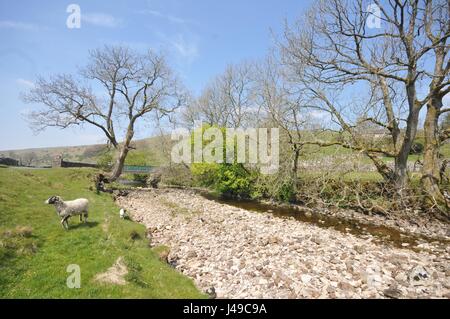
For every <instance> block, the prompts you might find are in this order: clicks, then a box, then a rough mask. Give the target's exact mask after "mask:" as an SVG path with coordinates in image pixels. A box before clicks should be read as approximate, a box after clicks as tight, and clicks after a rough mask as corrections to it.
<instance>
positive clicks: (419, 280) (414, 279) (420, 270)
mask: <svg viewBox="0 0 450 319" xmlns="http://www.w3.org/2000/svg"><path fill="white" fill-rule="evenodd" d="M429 277H430V275H429V274H428V272H427V270H426V269H425V268H424V267H423V266H420V265H418V266H415V267H413V268H411V270H410V271H409V275H408V279H409V282H410V283H411V284H412V285H413V286H420V285H422V284H423V283H424V281H426V280H427V279H429Z"/></svg>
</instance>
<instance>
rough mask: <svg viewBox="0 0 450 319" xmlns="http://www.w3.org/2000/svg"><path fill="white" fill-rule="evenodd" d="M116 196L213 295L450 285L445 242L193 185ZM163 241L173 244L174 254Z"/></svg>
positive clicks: (326, 293)
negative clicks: (417, 239) (272, 210)
mask: <svg viewBox="0 0 450 319" xmlns="http://www.w3.org/2000/svg"><path fill="white" fill-rule="evenodd" d="M117 202H118V206H119V207H123V208H124V209H127V210H128V211H129V212H130V215H131V216H132V217H133V220H135V221H138V220H139V221H140V222H142V223H143V224H144V225H145V226H146V227H147V228H148V231H147V236H148V237H151V242H152V245H153V247H156V248H154V251H155V252H158V255H159V257H160V259H161V260H163V261H165V262H167V261H170V262H171V265H172V266H174V267H175V268H176V270H178V271H180V272H182V273H183V274H184V275H186V276H188V277H190V278H192V279H193V281H194V282H195V285H196V286H197V287H198V288H199V289H201V290H203V291H205V292H209V294H210V296H211V297H213V296H214V295H215V294H216V295H217V296H218V297H219V298H288V297H297V298H299V297H307V298H323V297H325V298H354V297H356V298H369V297H370V298H382V297H387V298H398V297H401V298H405V297H406V298H407V297H411V298H421V297H437V298H442V297H443V296H446V294H448V291H449V290H450V284H449V283H448V275H449V274H450V267H449V266H448V260H449V257H450V256H449V254H450V250H448V251H446V250H445V247H443V248H442V249H440V250H433V251H431V250H428V251H420V250H417V251H416V250H414V251H413V250H410V249H401V248H396V247H394V246H388V245H385V244H382V243H380V242H379V241H377V240H375V239H374V237H373V236H366V235H367V234H362V235H358V234H354V235H350V234H345V233H343V232H341V231H339V230H336V229H332V228H326V227H321V228H319V227H317V226H316V225H313V224H310V223H303V222H299V221H296V220H290V219H287V218H286V219H284V218H279V217H276V216H274V215H272V216H271V215H268V214H260V213H255V212H251V211H248V210H245V209H242V208H236V207H233V206H230V205H227V204H225V203H220V204H219V203H217V202H215V201H212V200H207V199H205V198H203V197H201V196H200V195H198V194H197V193H196V192H194V191H191V190H186V189H166V188H164V189H146V190H145V191H144V190H139V191H131V192H130V194H129V195H128V196H126V197H121V196H119V197H118V198H117ZM180 211H182V212H183V214H179V213H176V214H173V212H180ZM338 212H340V211H336V212H333V214H335V213H338ZM317 214H321V213H320V212H318V213H317ZM342 216H344V215H342ZM358 216H360V215H359V213H355V217H358ZM380 218H381V217H380ZM369 222H370V221H369ZM383 223H385V221H384V220H383V221H381V222H380V225H382V224H383ZM341 225H342V224H341ZM341 227H342V226H341ZM408 227H409V226H408ZM368 229H369V227H367V230H366V232H369V230H368ZM405 229H406V228H405ZM403 242H409V241H408V240H407V239H404V240H403ZM425 243H428V244H429V245H431V246H432V247H440V244H439V242H436V243H429V242H428V241H427V242H425ZM163 246H170V247H171V249H170V254H169V253H168V251H161V248H159V247H163ZM431 246H430V247H431ZM424 247H425V246H424ZM416 265H422V266H425V267H426V269H425V271H426V273H427V275H426V276H425V275H424V272H423V271H422V270H419V271H418V272H417V271H416V273H418V275H417V274H416V275H413V274H411V277H412V278H413V277H414V276H416V277H417V276H418V278H419V279H420V280H419V281H418V282H420V283H421V285H416V286H413V285H411V284H410V283H409V277H410V273H411V272H412V269H411V268H412V267H413V266H416ZM414 268H415V267H414ZM446 272H447V276H446ZM425 277H427V278H426V279H425ZM212 285H214V290H213V289H211V288H212V287H211V286H212Z"/></svg>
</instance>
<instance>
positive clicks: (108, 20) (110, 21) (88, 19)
mask: <svg viewBox="0 0 450 319" xmlns="http://www.w3.org/2000/svg"><path fill="white" fill-rule="evenodd" d="M81 21H83V22H85V23H87V24H91V25H94V26H98V27H106V28H115V27H118V26H120V25H121V24H122V21H121V20H120V19H117V18H115V17H113V16H112V15H110V14H107V13H81Z"/></svg>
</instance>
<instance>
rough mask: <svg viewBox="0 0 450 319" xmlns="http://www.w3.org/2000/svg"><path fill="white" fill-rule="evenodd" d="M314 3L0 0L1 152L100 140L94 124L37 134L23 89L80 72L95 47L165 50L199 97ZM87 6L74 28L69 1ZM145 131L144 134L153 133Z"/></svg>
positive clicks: (264, 48) (256, 54)
mask: <svg viewBox="0 0 450 319" xmlns="http://www.w3.org/2000/svg"><path fill="white" fill-rule="evenodd" d="M311 2H312V1H299V0H283V1H276V0H262V1H258V0H245V1H242V0H241V1H239V0H227V1H211V0H209V1H208V0H190V1H181V0H149V1H146V0H140V1H129V2H125V1H106V0H103V1H101V0H86V1H75V0H72V1H51V0H44V1H42V0H41V1H6V0H0V38H1V39H2V41H1V42H0V96H1V99H0V136H1V139H0V150H7V149H20V148H31V147H48V146H63V145H80V144H94V143H101V142H103V141H104V138H103V136H102V135H101V134H100V133H99V132H98V131H97V130H95V129H92V128H89V127H84V128H77V129H75V128H74V129H68V130H64V131H63V130H60V129H48V130H46V131H45V132H42V133H40V134H38V135H35V134H34V133H33V132H32V130H31V129H30V128H29V127H28V125H27V123H26V122H25V120H24V119H23V114H24V113H25V112H27V111H28V110H30V108H32V107H33V106H32V105H27V104H24V103H23V102H22V101H21V99H20V93H21V92H24V91H26V90H27V89H29V88H30V87H31V86H32V85H33V81H34V80H35V78H36V76H37V75H44V76H45V75H49V74H54V73H65V72H68V73H70V72H75V71H76V69H77V67H79V66H83V65H84V64H85V62H86V57H87V53H88V50H89V49H93V48H96V47H99V46H101V45H103V44H125V45H128V46H130V47H132V48H135V49H136V50H140V51H143V50H146V49H148V48H155V49H159V50H163V52H165V54H167V56H168V59H169V61H170V63H171V65H172V66H173V68H174V69H175V70H176V71H177V72H178V73H179V75H180V76H181V78H182V79H183V80H184V83H185V85H186V86H187V87H188V88H189V89H191V90H192V91H193V92H194V93H195V94H196V93H199V92H200V91H201V89H202V87H204V85H205V84H206V83H207V82H208V81H209V80H210V79H211V78H212V77H213V76H215V75H216V74H219V73H220V72H222V71H223V70H224V68H225V67H226V65H227V64H229V63H238V62H240V61H242V60H246V59H255V58H256V59H257V58H260V57H263V56H264V55H266V53H267V52H268V49H269V48H270V46H271V45H272V43H273V41H272V35H271V30H272V31H273V32H274V33H275V34H279V32H280V31H281V30H282V28H283V21H284V19H285V18H286V19H288V20H289V21H292V20H293V19H294V18H295V17H297V16H299V15H300V14H301V13H302V12H303V11H304V10H305V9H306V8H307V7H308V6H309V5H310V3H311ZM71 3H75V4H78V5H79V6H80V8H81V17H82V20H81V28H80V29H69V28H67V27H66V20H67V17H68V15H69V13H67V12H66V8H67V6H68V5H69V4H71ZM150 134H151V132H140V133H139V135H138V137H144V136H148V135H150Z"/></svg>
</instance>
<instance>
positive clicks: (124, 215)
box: [119, 208, 128, 219]
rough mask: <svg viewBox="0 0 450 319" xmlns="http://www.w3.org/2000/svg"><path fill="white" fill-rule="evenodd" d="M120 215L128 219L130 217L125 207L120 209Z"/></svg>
mask: <svg viewBox="0 0 450 319" xmlns="http://www.w3.org/2000/svg"><path fill="white" fill-rule="evenodd" d="M119 216H120V218H121V219H126V218H128V214H127V212H126V211H125V209H123V208H121V209H120V211H119Z"/></svg>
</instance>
